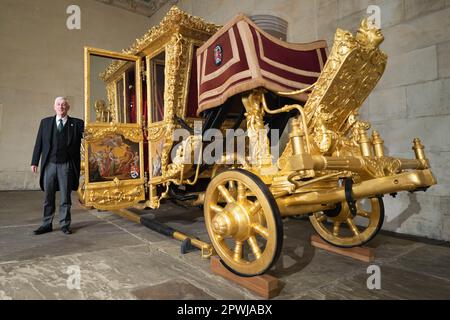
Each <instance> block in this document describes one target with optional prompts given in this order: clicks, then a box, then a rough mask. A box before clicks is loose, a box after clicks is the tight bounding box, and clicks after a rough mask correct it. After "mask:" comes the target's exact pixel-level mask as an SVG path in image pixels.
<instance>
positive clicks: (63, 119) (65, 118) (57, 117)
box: [56, 115, 67, 126]
mask: <svg viewBox="0 0 450 320" xmlns="http://www.w3.org/2000/svg"><path fill="white" fill-rule="evenodd" d="M59 119H62V121H63V126H65V125H66V122H67V116H65V117H64V118H61V117H60V116H58V115H57V116H56V126H58V124H59Z"/></svg>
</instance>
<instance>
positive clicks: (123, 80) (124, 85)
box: [89, 55, 137, 123]
mask: <svg viewBox="0 0 450 320" xmlns="http://www.w3.org/2000/svg"><path fill="white" fill-rule="evenodd" d="M90 59H91V61H90V106H91V109H90V115H89V117H90V121H91V122H97V123H98V122H118V123H136V122H137V117H136V115H137V112H136V107H137V106H136V88H135V82H136V79H135V74H136V72H135V62H133V61H126V60H120V59H111V58H107V57H101V56H96V55H91V56H90Z"/></svg>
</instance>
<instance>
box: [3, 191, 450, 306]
mask: <svg viewBox="0 0 450 320" xmlns="http://www.w3.org/2000/svg"><path fill="white" fill-rule="evenodd" d="M41 198H42V193H41V192H38V191H26V192H25V191H22V192H0V299H259V297H258V296H256V295H254V294H252V293H251V292H250V291H248V290H246V289H243V288H241V287H239V286H237V285H235V284H233V283H231V282H228V281H227V280H225V279H223V278H221V277H219V276H215V275H213V274H211V272H210V271H209V261H208V260H205V259H202V258H201V257H200V254H199V252H198V251H195V252H191V253H188V254H185V255H182V254H180V243H179V242H178V241H176V240H173V239H170V238H167V237H166V236H163V235H160V234H158V233H155V232H153V231H151V230H149V229H147V228H146V227H144V226H142V225H139V224H136V223H133V222H131V221H128V220H125V219H123V218H120V217H118V216H116V215H114V214H112V213H110V212H101V211H100V212H99V211H97V210H85V209H83V208H81V207H79V206H78V205H74V207H73V209H72V228H73V231H74V233H73V234H72V235H70V236H67V235H64V234H63V233H61V232H60V231H59V230H58V229H57V227H58V226H57V223H56V221H57V219H55V223H54V228H55V231H53V232H52V233H48V234H45V235H40V236H34V235H33V234H32V231H33V230H34V229H35V228H37V227H38V226H39V224H40V221H41ZM73 199H74V203H75V202H76V195H73ZM146 213H149V214H154V215H155V218H156V219H157V220H158V221H160V222H164V223H167V224H169V225H170V226H171V227H173V228H175V229H178V230H180V231H183V232H185V233H188V234H191V235H194V236H197V237H199V238H200V239H202V240H205V241H207V240H208V236H207V234H206V230H205V228H204V222H203V216H202V212H201V211H200V210H187V209H184V208H181V207H176V206H173V205H165V206H164V207H163V208H161V209H159V210H156V211H146ZM312 232H313V229H312V227H311V226H310V224H309V222H307V221H304V220H303V221H302V220H294V219H285V220H284V233H285V239H284V246H283V251H282V256H281V258H280V259H279V261H278V263H277V264H276V266H275V267H274V268H273V269H272V270H271V271H270V274H272V275H274V276H276V277H278V278H279V279H280V281H281V283H282V290H281V293H280V295H279V296H278V297H276V298H275V299H450V271H449V268H450V246H449V244H448V243H441V242H436V241H424V240H418V239H412V238H405V237H399V236H395V235H393V234H387V233H381V234H379V235H378V236H377V237H376V238H375V239H374V240H373V241H372V242H371V243H370V246H372V247H374V248H375V256H376V259H375V261H374V262H373V264H375V265H378V266H379V267H380V270H381V289H373V290H370V289H368V288H367V279H368V277H369V276H370V274H368V273H367V267H368V264H367V263H363V262H359V261H356V260H353V259H351V258H347V257H343V256H339V255H336V254H333V253H329V252H326V251H324V250H321V249H316V248H314V247H312V246H311V245H310V242H309V239H310V236H311V234H312ZM77 268H79V270H80V274H81V277H80V289H76V288H75V289H74V288H73V286H71V284H72V285H73V284H76V282H73V281H72V282H71V279H72V278H71V276H72V275H73V274H74V273H73V271H74V270H75V271H76V270H78V269H77ZM68 284H69V285H68Z"/></svg>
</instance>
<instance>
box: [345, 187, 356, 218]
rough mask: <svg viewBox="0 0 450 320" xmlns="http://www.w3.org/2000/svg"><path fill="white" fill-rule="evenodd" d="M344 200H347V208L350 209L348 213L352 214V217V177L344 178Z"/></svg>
mask: <svg viewBox="0 0 450 320" xmlns="http://www.w3.org/2000/svg"><path fill="white" fill-rule="evenodd" d="M344 182H345V184H344V187H345V201H347V204H348V208H349V209H350V213H351V214H352V216H353V217H355V216H356V212H357V210H356V201H355V199H353V195H352V187H353V180H352V178H346V179H345V181H344Z"/></svg>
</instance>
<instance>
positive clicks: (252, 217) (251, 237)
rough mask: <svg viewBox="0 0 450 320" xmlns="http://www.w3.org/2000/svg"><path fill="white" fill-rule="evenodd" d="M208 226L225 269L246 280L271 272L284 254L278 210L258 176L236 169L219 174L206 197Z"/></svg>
mask: <svg viewBox="0 0 450 320" xmlns="http://www.w3.org/2000/svg"><path fill="white" fill-rule="evenodd" d="M204 212H205V224H206V228H207V230H208V234H209V237H210V239H211V242H212V244H213V246H214V249H215V250H216V252H217V254H218V255H219V256H220V258H221V260H222V263H223V265H224V266H225V267H226V268H227V269H228V270H230V271H232V272H233V273H235V274H238V275H240V276H244V277H251V276H256V275H259V274H262V273H264V272H265V271H267V270H268V269H269V268H271V267H272V266H273V265H274V264H275V262H276V261H277V260H278V257H279V256H280V253H281V247H282V244H283V226H282V221H281V217H280V212H279V210H278V206H277V204H276V202H275V199H274V198H273V196H272V194H271V193H270V191H269V189H268V188H267V186H266V185H265V184H264V183H263V182H262V181H261V179H259V178H258V177H257V176H256V175H254V174H252V173H250V172H247V171H244V170H240V169H236V170H228V171H225V172H222V173H220V174H218V175H217V176H216V177H215V178H213V179H212V180H211V182H210V183H209V185H208V188H207V190H206V194H205V204H204Z"/></svg>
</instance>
